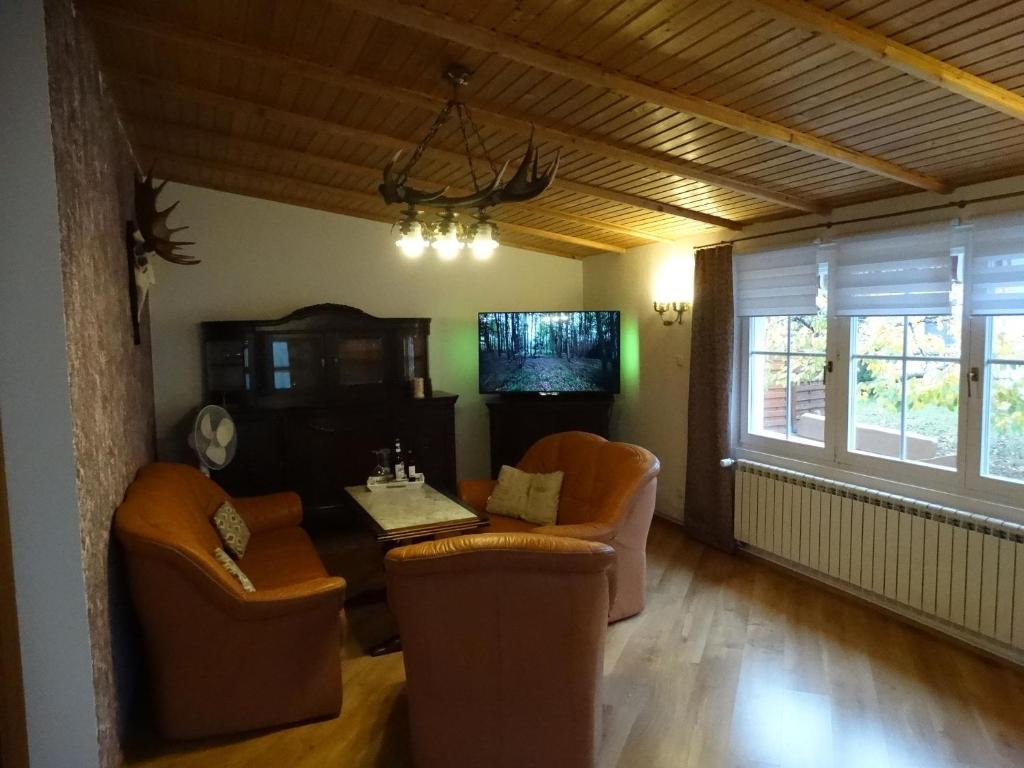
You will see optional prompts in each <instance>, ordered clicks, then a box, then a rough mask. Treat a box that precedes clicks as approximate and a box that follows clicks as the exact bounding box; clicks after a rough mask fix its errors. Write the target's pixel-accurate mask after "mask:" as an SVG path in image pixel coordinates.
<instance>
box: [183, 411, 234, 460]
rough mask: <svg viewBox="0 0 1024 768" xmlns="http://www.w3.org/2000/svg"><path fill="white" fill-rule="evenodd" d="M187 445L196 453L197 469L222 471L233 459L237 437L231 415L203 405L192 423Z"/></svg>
mask: <svg viewBox="0 0 1024 768" xmlns="http://www.w3.org/2000/svg"><path fill="white" fill-rule="evenodd" d="M188 444H189V446H190V447H191V448H192V450H193V451H195V452H196V458H197V459H199V469H201V470H202V471H203V474H205V475H209V474H210V470H211V469H224V467H226V466H227V465H228V464H230V463H231V460H232V459H233V458H234V457H235V448H236V447H237V445H238V436H237V433H236V432H235V422H234V421H233V420H232V419H231V415H230V414H229V413H228V412H227V411H225V410H224V409H223V408H221V407H220V406H219V405H204V406H203V407H202V408H200V409H199V412H198V413H197V414H196V418H195V420H194V421H193V422H192V432H191V434H189V436H188Z"/></svg>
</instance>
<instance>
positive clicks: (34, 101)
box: [0, 2, 99, 768]
mask: <svg viewBox="0 0 1024 768" xmlns="http://www.w3.org/2000/svg"><path fill="white" fill-rule="evenodd" d="M0 52H2V58H0V103H3V104H4V117H3V120H2V121H0V168H2V169H3V173H2V175H0V232H3V237H2V238H0V411H2V412H3V440H4V456H5V462H6V476H7V490H8V504H9V509H10V526H11V549H12V551H13V555H14V581H15V590H16V599H17V603H18V623H19V634H20V642H21V662H22V675H23V683H24V688H25V710H26V721H27V730H28V748H29V759H30V761H31V764H32V765H33V766H81V768H89V766H95V765H97V764H98V760H99V748H98V742H97V734H96V725H97V722H96V700H95V695H94V692H93V676H92V660H91V657H90V638H89V627H88V622H87V616H86V600H85V580H84V576H83V572H82V540H81V530H80V523H79V512H78V491H77V486H76V482H75V455H74V447H73V442H72V423H71V399H70V393H69V391H68V364H67V357H66V348H65V342H66V339H65V327H64V296H63V285H62V280H61V254H60V241H59V237H60V230H59V223H58V218H57V186H56V176H55V172H54V156H53V145H52V139H51V135H50V96H49V89H48V85H47V77H48V73H47V60H46V38H45V33H44V26H43V4H42V2H4V3H0Z"/></svg>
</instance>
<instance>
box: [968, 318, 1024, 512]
mask: <svg viewBox="0 0 1024 768" xmlns="http://www.w3.org/2000/svg"><path fill="white" fill-rule="evenodd" d="M993 317H994V316H992V315H987V316H977V317H972V318H970V324H971V328H970V333H971V342H972V347H971V355H970V360H969V363H968V366H969V367H968V368H967V371H966V375H965V376H964V379H965V383H966V380H967V379H969V378H970V376H971V370H972V369H974V368H976V369H977V370H978V381H977V382H974V381H971V382H970V383H971V384H972V385H973V384H976V386H975V387H972V390H973V393H974V394H973V395H972V397H971V398H970V402H968V410H969V413H968V431H967V436H968V438H969V439H970V440H971V442H972V447H971V450H972V455H973V457H975V458H976V461H971V462H969V463H968V465H967V472H966V485H967V488H968V489H970V490H972V491H975V492H977V493H981V494H984V495H985V496H986V497H991V498H1000V499H1003V500H1004V501H1005V502H1006V503H1009V504H1012V505H1013V506H1016V507H1024V505H1022V504H1021V503H1020V499H1021V496H1022V495H1024V481H1018V480H1012V479H1010V478H998V477H992V476H989V475H984V474H982V472H981V468H982V464H983V459H984V451H985V433H986V430H987V428H988V425H987V423H986V422H987V420H986V418H985V415H986V414H985V403H986V401H987V400H988V396H989V388H990V386H991V381H990V378H989V376H988V365H987V359H986V358H987V357H988V350H989V346H990V344H991V332H992V319H993Z"/></svg>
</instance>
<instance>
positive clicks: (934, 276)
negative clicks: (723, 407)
mask: <svg viewBox="0 0 1024 768" xmlns="http://www.w3.org/2000/svg"><path fill="white" fill-rule="evenodd" d="M734 265H735V267H734V282H735V307H736V315H737V316H738V317H740V318H741V319H742V322H741V323H740V324H739V328H740V329H741V356H740V359H741V360H742V361H743V362H742V371H740V372H739V386H740V388H741V396H740V402H741V404H742V412H741V414H740V419H741V421H740V426H741V429H740V430H739V433H740V447H741V448H744V449H747V450H750V451H756V452H759V453H761V454H768V455H777V456H780V457H787V458H792V459H797V460H801V461H805V462H810V463H813V464H821V465H823V466H833V467H835V468H836V469H841V470H849V471H853V472H857V473H858V474H862V475H868V476H875V477H878V478H882V479H885V480H889V481H897V482H903V483H908V484H913V485H915V486H918V487H927V488H931V489H934V490H937V491H945V492H948V493H965V494H970V495H972V496H975V497H977V498H981V499H987V500H990V501H995V502H997V503H1003V504H1010V505H1013V506H1020V503H1021V502H1020V491H1021V489H1022V487H1024V216H1022V215H1019V214H1018V215H1016V216H1004V217H986V218H983V219H978V220H977V221H975V222H973V223H971V224H970V225H963V226H960V225H957V226H947V225H941V226H930V227H920V228H915V229H906V230H901V231H895V232H885V233H877V234H872V235H868V236H856V237H843V238H840V239H839V240H838V241H837V242H835V243H830V244H826V245H818V246H801V247H797V248H789V249H778V250H773V251H767V252H763V253H759V254H754V255H750V256H743V255H740V256H737V257H736V259H735V260H734ZM826 278H827V279H826ZM826 288H827V290H826ZM826 297H827V302H826ZM815 304H816V307H817V308H816V307H815ZM833 370H834V371H835V375H830V373H829V372H831V371H833Z"/></svg>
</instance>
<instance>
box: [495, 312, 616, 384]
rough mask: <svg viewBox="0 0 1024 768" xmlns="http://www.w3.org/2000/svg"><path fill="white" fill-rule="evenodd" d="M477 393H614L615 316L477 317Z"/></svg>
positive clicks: (528, 314) (510, 314) (511, 314)
mask: <svg viewBox="0 0 1024 768" xmlns="http://www.w3.org/2000/svg"><path fill="white" fill-rule="evenodd" d="M480 391H481V392H618V391H619V313H618V312H484V313H481V314H480Z"/></svg>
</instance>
